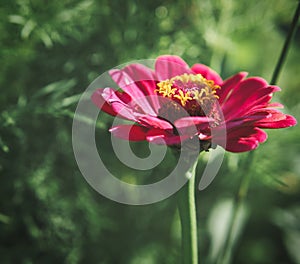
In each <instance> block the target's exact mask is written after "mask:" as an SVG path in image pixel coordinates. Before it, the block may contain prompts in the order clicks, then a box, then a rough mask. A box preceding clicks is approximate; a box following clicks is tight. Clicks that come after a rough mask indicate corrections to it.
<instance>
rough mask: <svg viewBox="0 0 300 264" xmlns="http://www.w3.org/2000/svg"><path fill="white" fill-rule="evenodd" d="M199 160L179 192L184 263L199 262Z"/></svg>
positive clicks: (186, 175)
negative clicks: (196, 190) (197, 183)
mask: <svg viewBox="0 0 300 264" xmlns="http://www.w3.org/2000/svg"><path fill="white" fill-rule="evenodd" d="M196 166H197V161H196V162H195V163H194V165H193V166H192V167H191V168H190V169H189V170H188V171H187V172H186V173H185V175H184V176H185V177H187V178H188V179H189V180H188V182H187V183H186V184H185V185H184V186H183V187H182V188H181V189H180V190H179V192H178V193H177V203H178V209H179V215H180V222H181V243H182V263H183V264H198V244H197V219H196V206H195V169H196Z"/></svg>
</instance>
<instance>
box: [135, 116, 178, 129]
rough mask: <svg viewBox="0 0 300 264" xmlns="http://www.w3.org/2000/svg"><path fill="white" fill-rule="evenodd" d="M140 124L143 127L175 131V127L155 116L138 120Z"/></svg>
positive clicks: (142, 117)
mask: <svg viewBox="0 0 300 264" xmlns="http://www.w3.org/2000/svg"><path fill="white" fill-rule="evenodd" d="M138 122H139V123H140V124H141V125H143V126H146V127H155V128H160V129H169V130H173V126H172V125H171V124H170V123H169V122H167V121H165V120H162V119H160V118H158V117H155V116H149V115H144V116H141V117H139V118H138Z"/></svg>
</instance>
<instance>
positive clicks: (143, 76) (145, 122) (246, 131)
mask: <svg viewBox="0 0 300 264" xmlns="http://www.w3.org/2000/svg"><path fill="white" fill-rule="evenodd" d="M110 75H111V77H112V79H113V80H114V81H115V82H116V83H117V84H118V85H119V87H120V88H121V89H122V91H115V90H114V89H112V88H104V89H98V90H97V91H95V92H94V93H93V95H92V101H93V102H94V104H96V105H97V106H98V107H100V108H101V109H102V111H104V112H106V113H108V114H110V115H113V116H117V115H118V116H120V117H122V118H124V119H128V120H131V121H133V122H134V124H133V125H119V126H115V127H112V128H111V129H110V131H111V132H112V133H113V134H114V135H115V136H117V137H119V138H123V139H128V140H132V141H142V140H147V141H149V142H154V143H161V142H162V140H163V142H164V143H165V144H167V145H170V146H177V145H179V144H182V143H183V142H187V141H189V140H191V139H195V138H196V139H199V143H200V145H201V150H203V149H204V150H208V148H209V147H211V142H212V137H213V136H214V137H215V138H214V142H216V143H217V144H219V145H221V146H222V147H223V148H225V149H226V150H227V151H231V152H244V151H250V150H253V149H255V148H257V147H258V145H259V143H262V142H264V141H265V140H266V139H267V134H266V133H265V132H264V131H263V130H262V129H261V128H284V127H289V126H293V125H295V124H296V123H297V122H296V120H295V118H294V117H292V116H290V115H286V114H283V113H282V112H280V111H279V110H277V108H280V107H282V105H281V104H279V103H270V100H271V98H272V95H273V93H274V92H276V91H279V90H280V88H279V87H277V86H272V85H269V84H268V83H267V82H266V81H265V80H264V79H262V78H260V77H250V78H246V76H247V73H245V72H240V73H238V74H236V75H233V76H232V77H230V78H228V79H226V80H224V81H223V80H222V78H221V77H220V76H219V75H218V74H217V73H216V72H215V71H213V70H212V69H210V68H209V67H207V66H205V65H203V64H195V65H193V66H192V67H191V68H190V67H189V66H188V65H187V64H186V62H185V61H183V60H182V59H181V58H179V57H177V56H169V55H166V56H160V57H158V58H157V59H156V62H155V69H154V70H152V69H150V68H148V67H146V66H144V65H142V64H137V63H136V64H130V65H128V66H126V67H124V68H123V69H121V70H111V71H110ZM212 128H213V129H214V131H216V133H214V135H212V132H211V131H212ZM224 131H225V133H221V132H224ZM218 132H220V133H218ZM224 134H225V136H224ZM224 139H225V140H224Z"/></svg>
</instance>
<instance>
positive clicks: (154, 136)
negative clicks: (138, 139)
mask: <svg viewBox="0 0 300 264" xmlns="http://www.w3.org/2000/svg"><path fill="white" fill-rule="evenodd" d="M187 139H189V136H186V135H183V136H178V135H174V134H173V133H170V132H168V131H166V130H161V129H151V130H149V132H148V133H147V141H149V142H151V143H155V144H159V145H179V144H181V143H182V142H183V141H185V140H187Z"/></svg>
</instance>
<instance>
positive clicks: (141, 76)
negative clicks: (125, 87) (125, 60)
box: [122, 63, 160, 112]
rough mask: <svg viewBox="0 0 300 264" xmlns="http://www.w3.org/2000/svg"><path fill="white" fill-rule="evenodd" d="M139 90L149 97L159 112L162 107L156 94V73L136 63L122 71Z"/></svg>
mask: <svg viewBox="0 0 300 264" xmlns="http://www.w3.org/2000/svg"><path fill="white" fill-rule="evenodd" d="M122 71H123V72H125V73H126V74H127V75H128V76H130V78H131V79H132V81H133V82H135V84H136V85H137V86H138V88H139V89H140V90H141V91H142V92H143V94H144V95H145V96H149V99H150V100H149V101H151V103H152V107H153V108H154V110H155V111H156V112H157V111H158V109H159V107H160V105H159V102H158V98H157V95H156V93H155V92H154V91H155V89H156V88H157V87H156V83H157V81H158V80H157V78H156V76H155V74H154V71H153V70H152V69H150V68H148V67H146V66H144V65H143V64H139V63H135V64H130V65H128V66H126V67H125V68H123V69H122Z"/></svg>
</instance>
